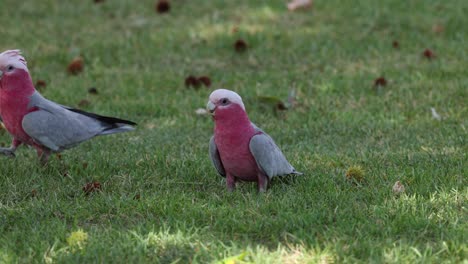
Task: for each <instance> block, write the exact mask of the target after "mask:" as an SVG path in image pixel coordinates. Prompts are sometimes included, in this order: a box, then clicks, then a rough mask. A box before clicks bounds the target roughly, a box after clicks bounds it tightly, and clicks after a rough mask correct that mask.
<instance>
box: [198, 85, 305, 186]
mask: <svg viewBox="0 0 468 264" xmlns="http://www.w3.org/2000/svg"><path fill="white" fill-rule="evenodd" d="M206 107H207V109H208V111H210V113H211V114H212V115H213V119H214V122H215V128H214V135H213V136H212V137H211V139H210V157H211V161H212V162H213V165H214V167H215V168H216V170H217V171H218V173H219V174H220V175H221V176H223V177H226V185H227V188H228V190H229V191H233V190H234V188H235V185H236V181H237V180H242V181H252V182H257V186H258V190H259V191H260V192H264V191H266V189H267V187H268V183H269V181H270V180H271V178H273V177H274V176H281V175H288V174H302V173H300V172H298V171H296V170H295V169H294V167H293V166H291V164H289V162H288V161H287V160H286V158H285V157H284V155H283V153H282V152H281V150H280V149H279V148H278V146H277V145H276V144H275V142H274V141H273V139H272V138H271V137H270V136H269V135H268V134H267V133H265V132H263V130H261V129H260V128H258V127H257V126H256V125H255V124H253V123H252V122H250V120H249V117H248V116H247V113H246V111H245V107H244V103H243V102H242V98H241V97H240V96H239V95H238V94H237V93H235V92H233V91H230V90H226V89H218V90H215V91H214V92H212V93H211V95H210V98H209V101H208V104H207V106H206Z"/></svg>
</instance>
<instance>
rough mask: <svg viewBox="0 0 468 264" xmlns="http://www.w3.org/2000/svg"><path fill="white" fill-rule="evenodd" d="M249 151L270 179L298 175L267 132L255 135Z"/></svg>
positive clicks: (251, 140)
mask: <svg viewBox="0 0 468 264" xmlns="http://www.w3.org/2000/svg"><path fill="white" fill-rule="evenodd" d="M249 149H250V152H251V153H252V156H253V157H254V159H255V161H256V162H257V165H258V167H259V168H260V169H262V170H263V172H264V173H265V174H266V175H267V176H268V178H270V179H271V178H273V177H274V176H281V175H287V174H298V173H297V172H296V170H295V169H294V167H293V166H292V165H291V164H289V162H288V160H286V157H285V156H284V155H283V152H281V150H280V149H279V147H278V146H277V145H276V144H275V142H274V141H273V139H272V138H271V137H270V136H269V135H268V134H266V133H265V132H262V133H261V134H258V135H255V136H253V137H252V138H251V139H250V144H249Z"/></svg>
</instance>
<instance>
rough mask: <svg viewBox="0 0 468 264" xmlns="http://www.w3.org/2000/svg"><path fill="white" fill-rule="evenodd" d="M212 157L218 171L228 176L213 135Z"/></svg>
mask: <svg viewBox="0 0 468 264" xmlns="http://www.w3.org/2000/svg"><path fill="white" fill-rule="evenodd" d="M210 158H211V162H212V163H213V165H214V166H215V168H216V170H217V171H218V173H219V174H220V175H221V176H223V177H226V171H225V170H224V166H223V163H222V162H221V157H220V156H219V152H218V147H216V143H215V141H214V136H212V137H211V139H210Z"/></svg>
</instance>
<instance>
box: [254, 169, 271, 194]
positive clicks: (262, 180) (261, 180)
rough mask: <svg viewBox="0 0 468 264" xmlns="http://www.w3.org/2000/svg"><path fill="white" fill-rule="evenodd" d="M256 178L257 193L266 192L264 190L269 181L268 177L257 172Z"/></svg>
mask: <svg viewBox="0 0 468 264" xmlns="http://www.w3.org/2000/svg"><path fill="white" fill-rule="evenodd" d="M257 177H258V179H257V187H258V191H259V192H266V190H267V188H268V182H269V181H270V179H269V178H268V176H266V175H265V174H264V173H262V172H259V173H258V176H257Z"/></svg>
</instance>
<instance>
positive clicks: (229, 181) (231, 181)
mask: <svg viewBox="0 0 468 264" xmlns="http://www.w3.org/2000/svg"><path fill="white" fill-rule="evenodd" d="M226 187H227V189H228V191H229V192H233V191H234V190H235V189H236V178H235V177H234V176H232V175H230V174H228V175H227V176H226Z"/></svg>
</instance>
